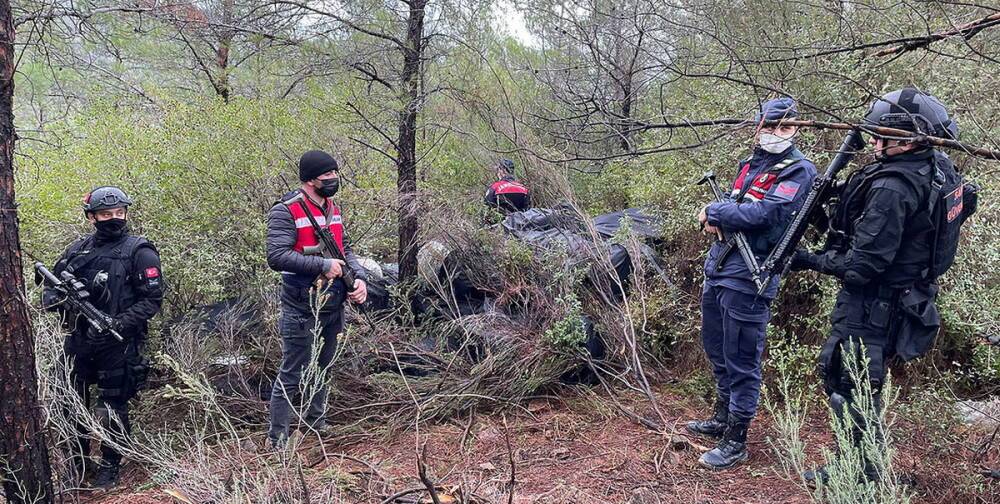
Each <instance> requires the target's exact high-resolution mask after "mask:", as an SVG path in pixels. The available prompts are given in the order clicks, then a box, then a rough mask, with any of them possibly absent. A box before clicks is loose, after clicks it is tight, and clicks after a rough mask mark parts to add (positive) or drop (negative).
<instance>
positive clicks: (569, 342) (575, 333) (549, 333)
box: [543, 294, 587, 351]
mask: <svg viewBox="0 0 1000 504" xmlns="http://www.w3.org/2000/svg"><path fill="white" fill-rule="evenodd" d="M558 303H559V304H560V305H562V306H563V307H565V308H566V316H565V317H563V318H561V319H559V320H557V321H556V323H555V324H552V327H550V328H548V329H547V330H546V331H545V334H544V335H543V339H544V340H545V341H546V342H547V343H548V344H550V345H552V346H553V347H555V348H556V349H559V350H566V351H573V350H574V349H576V348H578V347H579V346H581V345H583V343H584V342H585V341H586V340H587V331H586V330H585V329H584V326H583V307H582V305H581V303H580V300H579V299H577V297H576V296H575V295H572V294H571V295H568V296H567V297H564V298H560V299H559V301H558Z"/></svg>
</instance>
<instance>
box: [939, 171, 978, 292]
mask: <svg viewBox="0 0 1000 504" xmlns="http://www.w3.org/2000/svg"><path fill="white" fill-rule="evenodd" d="M934 165H935V173H934V181H933V182H932V183H931V192H930V196H929V198H930V201H929V202H928V203H929V205H930V206H929V209H930V216H931V223H932V224H934V235H933V236H934V238H933V240H934V241H933V244H932V247H931V258H930V264H929V269H928V276H929V277H930V278H931V279H934V278H937V277H939V276H941V275H943V274H944V273H945V272H946V271H948V269H950V268H951V265H952V264H954V263H955V256H956V255H957V254H958V241H959V235H960V231H961V227H962V224H964V223H965V221H966V220H967V219H968V218H969V217H970V216H972V214H974V213H975V212H976V207H977V205H978V202H979V186H977V185H976V184H974V183H972V182H968V181H966V180H965V178H964V177H962V176H961V175H960V174H959V173H958V172H957V171H956V170H955V165H954V164H953V163H952V162H951V159H948V156H947V155H945V154H944V153H941V152H935V155H934Z"/></svg>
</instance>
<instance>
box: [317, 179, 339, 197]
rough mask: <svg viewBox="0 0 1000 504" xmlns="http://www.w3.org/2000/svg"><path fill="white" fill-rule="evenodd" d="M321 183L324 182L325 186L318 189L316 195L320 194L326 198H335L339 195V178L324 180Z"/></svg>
mask: <svg viewBox="0 0 1000 504" xmlns="http://www.w3.org/2000/svg"><path fill="white" fill-rule="evenodd" d="M320 182H322V183H323V185H321V186H319V187H317V188H316V194H319V195H320V196H322V197H324V198H330V197H333V195H334V194H337V189H340V179H339V178H330V179H323V180H320Z"/></svg>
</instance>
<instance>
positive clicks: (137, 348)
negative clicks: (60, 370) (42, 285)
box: [43, 187, 163, 488]
mask: <svg viewBox="0 0 1000 504" xmlns="http://www.w3.org/2000/svg"><path fill="white" fill-rule="evenodd" d="M131 204H132V200H131V199H130V198H129V197H128V196H127V195H126V194H125V193H124V192H123V191H122V190H121V189H119V188H117V187H98V188H97V189H94V190H93V191H91V192H90V193H89V194H88V195H87V196H86V197H85V198H84V204H83V211H84V215H85V216H86V218H87V220H88V221H90V223H91V224H92V225H93V226H94V232H93V233H92V234H89V235H86V236H84V237H83V238H80V239H79V240H77V241H75V242H73V244H71V245H70V246H69V248H68V249H66V252H65V253H63V255H62V256H61V257H60V258H59V260H58V261H57V262H56V264H55V267H54V268H53V272H54V273H55V274H56V275H57V276H59V275H60V274H61V273H62V272H64V271H66V272H69V273H71V274H72V275H73V276H75V277H76V278H77V279H79V280H80V281H81V282H82V283H83V284H84V286H85V287H86V291H87V292H88V294H89V296H88V300H89V301H90V302H91V303H92V304H93V305H94V306H95V307H96V308H97V309H99V310H101V311H102V312H104V313H106V314H107V315H109V316H111V318H112V320H113V322H112V327H111V329H113V330H114V331H115V332H117V333H118V334H119V335H121V336H122V337H123V340H124V341H118V340H117V338H114V337H113V336H112V335H111V333H110V332H107V333H102V332H99V331H97V330H96V329H94V328H92V327H90V325H89V323H88V322H87V319H86V318H84V317H82V316H79V315H78V314H76V313H74V312H72V311H69V310H66V309H64V308H63V305H62V304H61V301H62V299H61V298H60V296H61V295H60V294H59V293H58V292H57V291H55V290H52V289H46V290H45V291H44V293H43V305H45V307H46V308H47V309H49V310H55V311H60V312H62V313H63V314H64V319H63V320H64V323H65V324H66V326H67V328H68V329H69V331H70V333H69V336H68V337H67V338H66V342H65V345H64V354H65V358H66V363H67V364H68V365H70V366H71V378H72V380H73V386H74V388H75V389H76V391H77V392H78V393H79V394H80V396H81V398H82V399H83V403H84V404H85V405H86V406H87V407H88V408H89V407H90V402H91V401H90V399H91V397H92V395H91V390H90V389H91V385H96V388H97V390H96V392H97V394H96V395H97V404H96V415H97V417H98V419H99V421H100V422H101V425H102V426H103V427H104V429H105V431H106V435H107V436H109V438H110V439H111V440H113V442H114V444H124V443H127V442H128V435H129V432H130V424H129V412H128V401H129V399H131V398H132V397H133V396H135V394H136V392H138V390H139V389H140V388H141V387H142V385H143V383H144V382H145V379H146V373H147V371H148V359H146V358H145V357H144V356H143V349H144V346H145V341H146V333H147V331H148V324H149V320H150V319H151V318H153V316H154V315H156V314H157V312H159V311H160V305H161V303H162V301H163V271H162V270H161V268H160V256H159V253H158V252H157V251H156V248H155V247H153V244H152V243H150V242H149V241H147V240H146V239H145V238H141V237H139V236H133V235H131V234H129V231H128V207H129V205H131ZM77 435H78V437H77V439H70V440H63V441H62V442H61V444H62V445H63V447H64V449H65V450H66V451H67V454H68V455H69V457H70V459H71V460H72V462H73V464H72V470H73V471H74V474H73V475H72V476H73V478H74V479H75V480H76V481H77V482H79V483H83V482H86V481H88V480H90V477H93V480H92V483H93V485H94V486H96V487H100V488H109V487H112V486H114V485H115V483H116V482H117V481H118V472H119V468H120V466H121V460H122V455H121V453H119V451H118V450H116V449H115V448H114V446H112V443H102V444H101V460H100V463H99V464H98V465H97V466H96V470H95V467H94V465H93V464H92V463H90V458H89V454H90V440H91V435H90V434H89V433H88V432H87V431H86V430H85V428H84V426H83V425H82V424H79V423H78V424H77Z"/></svg>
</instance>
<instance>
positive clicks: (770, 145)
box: [759, 133, 792, 154]
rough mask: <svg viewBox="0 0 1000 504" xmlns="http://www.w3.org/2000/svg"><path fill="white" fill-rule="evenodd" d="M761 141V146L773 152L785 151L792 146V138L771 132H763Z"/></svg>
mask: <svg viewBox="0 0 1000 504" xmlns="http://www.w3.org/2000/svg"><path fill="white" fill-rule="evenodd" d="M759 142H760V148H761V149H764V150H766V151H767V152H770V153H771V154H778V153H780V152H785V151H786V150H788V148H789V147H791V146H792V139H791V138H785V137H780V136H778V135H774V134H771V133H761V134H760V140H759Z"/></svg>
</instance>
